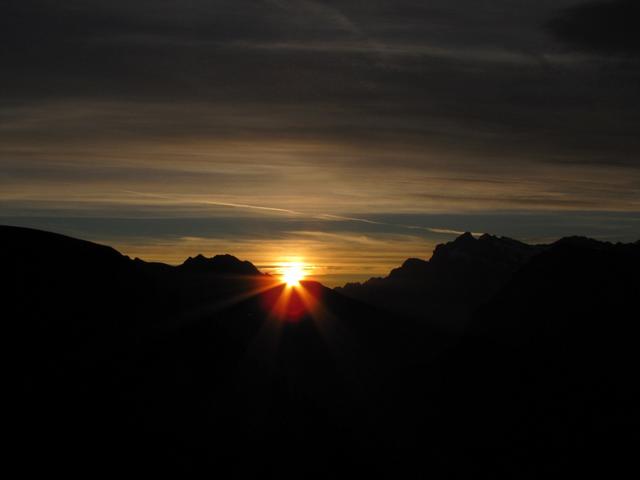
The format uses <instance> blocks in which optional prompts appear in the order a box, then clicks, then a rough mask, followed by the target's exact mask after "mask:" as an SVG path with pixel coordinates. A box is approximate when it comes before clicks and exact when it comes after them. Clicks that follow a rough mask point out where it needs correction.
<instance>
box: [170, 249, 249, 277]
mask: <svg viewBox="0 0 640 480" xmlns="http://www.w3.org/2000/svg"><path fill="white" fill-rule="evenodd" d="M180 267H181V268H186V269H189V270H200V271H203V272H209V273H223V274H237V275H259V274H260V271H259V270H258V269H257V268H256V267H255V266H254V265H253V264H252V263H251V262H249V261H247V260H240V259H238V258H237V257H234V256H233V255H229V254H228V253H227V254H222V255H214V256H213V257H211V258H207V257H205V256H204V255H202V254H201V253H200V254H198V255H196V256H195V257H189V258H187V259H186V260H185V261H184V263H183V264H182V265H181V266H180Z"/></svg>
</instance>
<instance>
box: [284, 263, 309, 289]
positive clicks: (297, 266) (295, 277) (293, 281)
mask: <svg viewBox="0 0 640 480" xmlns="http://www.w3.org/2000/svg"><path fill="white" fill-rule="evenodd" d="M304 277H305V273H304V265H303V264H301V263H292V264H290V265H286V266H285V267H283V268H282V280H283V281H284V283H286V284H287V286H289V287H297V286H299V285H300V280H302V279H303V278H304Z"/></svg>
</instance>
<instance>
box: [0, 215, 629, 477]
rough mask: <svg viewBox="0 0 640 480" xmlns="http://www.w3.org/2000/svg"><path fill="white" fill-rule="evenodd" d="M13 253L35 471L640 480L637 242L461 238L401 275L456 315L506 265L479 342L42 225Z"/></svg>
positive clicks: (8, 252)
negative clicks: (154, 259) (136, 254)
mask: <svg viewBox="0 0 640 480" xmlns="http://www.w3.org/2000/svg"><path fill="white" fill-rule="evenodd" d="M0 242H1V245H0V246H1V248H0V264H1V265H2V266H3V269H2V274H3V276H5V278H7V279H8V280H9V282H7V283H8V287H6V288H5V290H4V291H3V295H4V296H3V298H2V303H1V304H2V308H3V310H2V312H3V319H4V320H5V321H4V326H5V333H6V338H8V339H10V342H9V343H10V345H9V347H8V349H7V353H8V356H9V361H10V370H11V371H12V372H13V373H14V374H15V376H17V382H16V384H15V385H13V384H10V388H9V390H10V392H12V393H15V395H11V399H12V400H13V399H14V397H15V402H13V403H12V407H11V410H10V411H11V412H12V415H13V417H14V418H15V420H16V423H17V426H16V428H14V429H9V436H10V438H11V439H12V445H13V450H14V451H12V452H11V453H12V454H14V453H15V454H14V455H12V457H13V458H15V459H16V461H17V462H18V463H19V464H20V466H21V470H22V471H25V472H26V471H29V472H36V473H37V472H42V471H48V472H49V471H52V470H56V469H62V468H64V469H65V471H69V470H75V471H76V472H83V473H84V474H86V473H87V472H96V473H98V472H100V473H104V472H105V471H107V470H112V471H113V472H122V471H124V470H126V471H129V472H133V471H136V472H140V473H146V474H149V473H165V474H166V473H177V474H184V473H198V474H202V473H207V474H210V473H217V472H222V471H224V469H226V468H231V469H232V471H233V472H235V476H238V477H243V478H245V477H247V476H249V477H255V476H257V475H264V474H265V473H267V474H277V475H279V476H296V477H298V478H299V477H300V476H305V477H307V476H314V475H319V476H322V477H325V478H335V477H341V476H347V475H349V476H354V475H363V474H374V473H377V474H380V473H386V474H389V475H395V476H398V475H399V476H409V475H410V474H412V475H413V476H416V472H417V475H418V476H429V475H433V476H435V477H437V478H469V477H477V476H484V477H487V476H489V477H491V478H548V477H549V476H551V475H557V474H558V473H562V474H564V475H565V476H576V475H585V474H586V473H591V474H593V473H594V472H596V473H600V474H605V473H606V474H609V475H612V474H616V473H623V472H624V473H625V474H628V473H629V472H633V471H636V473H637V464H636V461H635V451H634V448H635V445H636V443H634V437H633V435H634V432H637V426H638V425H640V409H639V408H638V405H640V392H639V391H638V385H637V382H636V381H635V377H636V376H637V375H636V371H635V370H636V366H637V365H638V364H640V354H639V350H638V348H637V346H636V343H637V338H638V334H639V333H640V331H639V326H638V322H637V302H638V298H640V280H639V277H638V275H637V272H638V271H639V270H640V243H638V242H636V243H635V244H626V245H623V244H616V245H613V244H609V243H604V242H597V241H592V240H589V239H583V238H577V237H576V238H568V239H563V240H562V241H559V242H555V243H554V244H552V245H550V246H546V247H537V246H533V247H531V246H527V245H524V244H521V243H519V242H515V241H512V240H509V239H502V238H496V237H491V236H483V237H481V238H480V239H472V238H469V236H468V235H466V236H463V237H462V238H459V239H457V240H456V241H454V242H451V243H450V244H447V245H444V246H441V247H438V249H437V255H436V254H435V253H434V258H432V260H430V261H429V262H426V261H421V260H416V261H410V262H409V263H408V264H407V265H406V269H405V267H401V268H400V269H398V271H397V272H396V273H394V278H400V279H402V278H403V277H405V276H406V277H407V278H408V279H409V280H408V282H413V281H414V278H415V277H416V276H418V277H419V278H421V283H420V285H421V286H424V285H429V286H432V285H434V284H436V283H437V282H440V281H441V282H443V283H447V282H448V283H447V285H448V288H449V287H451V286H454V285H455V282H457V281H460V282H462V283H461V285H462V287H460V288H459V289H458V290H455V289H454V290H453V292H454V293H455V295H453V294H452V296H451V297H450V298H453V299H454V301H458V300H456V299H460V298H463V299H474V298H475V297H474V296H473V295H474V293H473V291H472V288H473V285H477V286H482V283H481V282H482V280H483V278H485V277H486V275H494V274H495V272H498V274H503V273H504V272H509V279H508V280H507V281H506V283H504V284H503V285H502V286H500V287H496V286H495V285H493V286H492V288H494V289H495V288H497V289H498V291H497V292H496V293H494V294H492V296H491V298H490V299H487V300H486V301H484V302H483V303H482V304H481V305H480V306H479V307H478V308H477V309H476V310H475V311H474V312H473V313H472V314H470V320H469V326H468V328H467V330H466V333H464V334H463V335H448V334H444V333H442V332H440V331H437V330H434V329H433V328H431V327H430V323H429V322H425V321H423V320H421V319H419V318H417V319H416V318H407V317H405V316H402V315H399V314H397V313H391V312H388V311H383V310H380V309H377V308H375V307H372V306H369V305H367V304H366V303H363V302H361V301H357V300H354V299H351V298H348V297H345V296H344V295H341V294H340V293H339V292H338V291H334V290H330V289H327V288H325V287H323V286H322V285H320V284H318V283H316V282H303V283H302V287H301V288H300V289H299V290H293V291H290V290H288V289H287V288H286V287H285V286H284V285H282V284H278V283H277V282H275V281H274V280H275V279H273V278H271V277H269V276H267V275H253V274H251V275H238V271H247V272H248V271H249V267H248V266H247V265H246V264H244V263H243V262H240V261H239V260H237V259H231V258H228V257H226V256H223V257H222V259H223V260H216V261H211V260H207V259H204V258H202V259H199V260H195V261H196V262H198V264H199V265H202V267H203V268H201V267H198V268H197V269H195V270H191V269H190V268H184V266H178V267H169V266H163V265H161V264H149V263H146V262H143V261H141V260H131V259H129V258H127V257H125V256H123V255H121V254H119V253H118V252H116V251H115V250H113V249H111V248H109V247H103V246H100V245H96V244H92V243H90V242H83V241H80V240H75V239H71V238H69V237H64V236H61V235H55V234H49V233H46V232H39V231H34V230H28V229H19V228H13V227H0ZM196 258H198V257H196ZM214 258H217V257H214ZM524 258H526V260H523V259H524ZM192 261H193V260H192ZM521 261H523V264H522V265H521V266H519V267H517V268H516V269H515V271H514V272H513V271H512V269H513V268H514V265H515V264H518V263H520V262H521ZM220 262H222V266H223V267H224V268H222V267H220V269H219V268H218V267H219V265H218V264H219V263H220ZM190 263H191V262H190ZM211 263H214V264H215V265H216V268H214V269H211V268H210V267H211ZM229 265H231V268H227V267H228V266H229ZM470 265H471V266H472V267H473V268H471V270H470V268H469V266H470ZM238 267H239V268H238ZM447 268H451V269H452V271H451V272H450V273H449V274H447V272H446V269H447ZM412 269H413V270H415V271H413V270H412ZM203 271H204V273H203ZM223 271H224V273H221V272H223ZM252 271H253V270H252ZM469 271H471V273H469ZM212 272H214V273H212ZM216 272H217V273H216ZM409 272H410V274H409ZM472 280H473V281H472ZM479 282H480V283H479ZM407 285H409V286H410V283H407ZM465 288H466V289H468V290H465ZM397 291H398V292H401V290H397ZM460 292H463V293H460ZM423 298H424V299H425V301H427V300H428V297H426V296H424V297H423ZM287 299H288V300H287ZM431 311H432V310H431Z"/></svg>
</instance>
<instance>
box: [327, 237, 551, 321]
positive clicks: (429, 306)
mask: <svg viewBox="0 0 640 480" xmlns="http://www.w3.org/2000/svg"><path fill="white" fill-rule="evenodd" d="M543 249H544V247H542V246H534V245H527V244H525V243H521V242H518V241H516V240H512V239H510V238H506V237H496V236H492V235H488V234H484V235H482V236H481V237H480V238H478V239H476V238H474V237H473V235H472V234H471V233H468V232H467V233H464V234H463V235H460V236H459V237H458V238H456V239H455V240H454V241H452V242H449V243H446V244H441V245H438V246H437V247H436V248H435V250H434V251H433V255H432V257H431V259H430V260H421V259H417V258H410V259H408V260H406V261H405V262H404V263H403V264H402V266H401V267H399V268H396V269H394V270H392V271H391V273H390V274H389V275H388V276H387V277H385V278H372V279H370V280H367V281H366V282H364V283H348V284H347V285H345V286H344V287H342V288H337V289H336V290H337V291H338V292H340V293H342V294H344V295H346V296H349V297H352V298H356V299H359V300H362V301H365V302H367V303H370V304H372V305H377V306H379V307H382V308H385V309H388V310H390V311H392V312H398V313H401V314H404V315H410V316H414V317H420V318H423V319H426V320H428V321H431V322H434V323H436V324H438V325H439V326H440V327H443V328H451V329H459V328H460V327H462V326H464V325H465V324H466V323H467V322H468V320H469V318H470V316H471V314H472V312H473V311H474V310H475V309H476V308H477V307H478V306H480V305H481V304H482V303H484V302H486V301H488V300H489V299H490V298H491V297H492V296H493V295H495V294H496V293H497V292H498V291H499V290H500V288H502V287H503V286H504V285H505V284H506V283H507V282H508V281H509V279H510V278H511V276H512V275H513V274H514V272H516V271H517V270H518V269H519V268H520V267H521V266H522V265H524V264H525V263H526V262H527V261H528V260H529V259H530V258H531V257H532V256H533V255H535V254H536V253H538V252H540V251H541V250H543Z"/></svg>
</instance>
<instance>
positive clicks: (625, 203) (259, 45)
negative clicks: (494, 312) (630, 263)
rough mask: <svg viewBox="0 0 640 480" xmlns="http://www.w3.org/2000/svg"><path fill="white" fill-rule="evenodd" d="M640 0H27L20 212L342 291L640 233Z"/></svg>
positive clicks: (37, 220)
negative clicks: (487, 244)
mask: <svg viewBox="0 0 640 480" xmlns="http://www.w3.org/2000/svg"><path fill="white" fill-rule="evenodd" d="M639 4H640V2H635V1H632V0H607V1H589V2H584V1H576V0H537V1H525V0H458V1H455V0H433V1H427V0H425V1H409V0H393V1H391V0H367V1H363V0H343V1H315V0H297V1H295V0H262V1H258V0H255V1H243V0H229V1H217V0H208V1H205V0H179V1H178V0H153V1H152V0H127V1H123V0H110V1H98V0H65V1H64V2H60V1H56V0H5V1H3V2H1V3H0V61H1V65H2V68H1V75H0V223H3V224H11V225H22V226H29V227H35V228H42V229H46V230H51V231H56V232H60V233H65V234H68V235H73V236H77V237H80V238H85V239H89V240H93V241H98V242H101V243H107V244H109V245H112V246H114V247H115V248H117V249H118V250H120V251H121V252H122V253H124V254H127V255H130V256H132V257H136V256H137V257H140V258H143V259H145V260H153V261H164V262H168V263H172V264H179V263H181V262H182V261H184V259H185V258H187V257H188V256H194V255H196V254H198V253H203V254H205V255H207V256H212V255H214V254H220V253H230V254H233V255H236V256H238V257H240V258H242V259H247V260H250V261H252V262H253V263H254V264H256V265H257V266H258V267H259V268H261V269H262V270H264V271H271V270H272V269H274V268H276V267H278V266H279V265H281V264H282V263H283V262H290V261H303V262H306V263H307V264H308V265H309V272H310V273H311V274H312V275H313V277H314V278H317V279H319V280H321V281H323V282H324V283H326V284H328V285H331V286H334V285H340V284H343V283H345V282H347V281H354V280H364V279H367V278H369V277H371V276H379V275H385V274H386V273H387V272H388V271H389V270H390V269H391V268H393V267H395V266H398V265H399V264H401V263H402V261H403V260H404V259H406V258H408V257H419V258H429V256H430V255H431V252H432V250H433V248H434V246H435V245H436V244H438V243H443V242H447V241H450V240H452V239H453V238H455V236H456V235H458V234H459V233H461V232H464V231H471V232H474V233H492V234H496V235H504V236H510V237H514V238H517V239H520V240H523V241H527V242H535V243H540V242H550V241H553V240H555V239H557V238H560V237H562V236H567V235H587V236H591V237H594V238H598V239H601V240H607V241H635V240H637V239H639V238H640V159H639V154H640V108H639V107H640V87H639V85H640V29H638V28H637V26H638V23H639V22H640V6H639Z"/></svg>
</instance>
